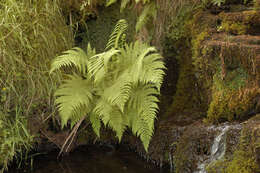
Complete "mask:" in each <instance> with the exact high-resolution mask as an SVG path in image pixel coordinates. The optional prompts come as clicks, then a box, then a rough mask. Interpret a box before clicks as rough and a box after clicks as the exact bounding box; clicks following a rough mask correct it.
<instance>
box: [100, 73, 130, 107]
mask: <svg viewBox="0 0 260 173" xmlns="http://www.w3.org/2000/svg"><path fill="white" fill-rule="evenodd" d="M130 79H131V78H130V74H129V73H127V72H125V73H123V74H121V75H120V76H119V77H118V78H117V80H116V82H115V83H114V84H113V85H111V86H110V87H107V88H106V89H105V90H104V93H103V96H104V97H105V98H106V100H108V101H109V102H110V104H112V105H114V106H118V108H119V109H120V111H121V112H124V106H125V103H126V102H127V100H128V99H129V96H130V92H131V89H132V83H131V80H130Z"/></svg>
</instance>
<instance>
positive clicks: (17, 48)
mask: <svg viewBox="0 0 260 173" xmlns="http://www.w3.org/2000/svg"><path fill="white" fill-rule="evenodd" d="M73 42H74V40H73V34H72V32H71V29H70V28H69V27H68V26H67V25H66V21H65V19H64V17H63V16H62V14H61V11H60V1H58V0H40V1H33V0H4V1H0V111H1V112H2V114H1V117H2V118H3V119H4V121H3V120H2V122H4V123H8V124H9V125H7V126H6V125H5V126H4V128H0V134H3V133H9V134H12V136H16V135H18V134H16V133H18V132H19V133H25V132H26V131H27V129H26V128H27V125H26V121H27V120H28V118H32V117H33V118H35V117H37V119H39V120H40V121H41V120H43V119H46V118H47V117H49V116H51V115H52V114H53V113H54V111H55V109H54V107H53V105H54V104H53V97H52V93H53V91H54V90H55V89H56V83H57V81H58V80H59V78H60V74H59V73H56V74H55V75H56V76H52V77H50V76H49V74H48V69H49V64H50V61H51V59H52V58H53V57H55V56H57V55H58V54H60V53H61V52H62V51H64V50H67V49H70V48H71V47H72V46H73ZM17 110H19V114H18V113H17ZM7 115H8V116H7ZM11 120H12V121H11ZM17 120H18V121H19V122H21V123H22V125H21V127H22V128H20V127H19V128H17V129H20V130H21V131H20V130H17V131H13V126H14V125H15V124H14V123H15V122H16V121H17ZM20 120H22V121H20ZM3 129H4V132H3V131H2V130H3ZM25 129H26V130H25ZM24 135H25V134H23V135H19V136H20V137H21V139H22V138H23V137H25V136H24ZM0 138H1V137H0ZM24 140H26V139H25V138H24ZM5 142H6V141H5V138H4V139H3V140H2V139H1V140H0V148H3V147H4V148H5V145H4V143H5ZM13 142H14V145H12V149H14V150H13V152H14V153H16V149H18V148H16V146H17V145H16V144H15V143H16V142H17V143H19V141H16V140H14V141H13ZM18 146H24V145H20V144H18ZM25 148H26V147H25ZM18 150H20V149H18ZM14 155H15V154H9V155H7V157H5V158H4V160H3V157H2V156H3V155H2V153H0V156H1V159H2V160H0V165H1V164H3V163H5V164H6V163H7V161H10V160H12V158H13V156H14Z"/></svg>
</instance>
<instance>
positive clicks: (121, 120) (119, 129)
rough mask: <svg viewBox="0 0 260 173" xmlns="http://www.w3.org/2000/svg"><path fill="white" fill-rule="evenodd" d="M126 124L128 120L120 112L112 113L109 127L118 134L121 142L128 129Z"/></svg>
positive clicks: (115, 110)
mask: <svg viewBox="0 0 260 173" xmlns="http://www.w3.org/2000/svg"><path fill="white" fill-rule="evenodd" d="M126 124H127V118H126V117H125V116H124V115H123V114H122V112H121V111H120V110H118V109H114V111H113V112H112V113H111V116H110V120H109V122H108V125H109V127H111V128H112V129H113V130H114V131H115V132H116V136H117V138H118V139H119V142H120V141H121V139H122V136H123V133H124V131H125V129H126Z"/></svg>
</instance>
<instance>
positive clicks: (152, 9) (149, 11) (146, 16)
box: [135, 2, 157, 32]
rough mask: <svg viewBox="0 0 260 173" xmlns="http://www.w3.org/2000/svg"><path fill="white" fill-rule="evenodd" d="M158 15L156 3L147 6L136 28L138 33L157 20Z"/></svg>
mask: <svg viewBox="0 0 260 173" xmlns="http://www.w3.org/2000/svg"><path fill="white" fill-rule="evenodd" d="M156 15H157V10H156V4H155V2H151V3H149V4H147V5H145V7H144V9H143V11H142V13H141V15H140V16H139V17H138V19H137V23H136V26H135V30H136V32H138V31H140V29H141V28H142V27H143V26H144V25H145V24H146V23H147V22H148V21H149V20H150V19H151V18H155V17H156Z"/></svg>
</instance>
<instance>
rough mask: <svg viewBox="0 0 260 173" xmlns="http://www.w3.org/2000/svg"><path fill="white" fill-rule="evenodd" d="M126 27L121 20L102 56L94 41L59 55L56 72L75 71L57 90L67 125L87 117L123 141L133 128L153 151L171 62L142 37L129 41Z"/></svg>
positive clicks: (95, 126) (56, 61) (64, 122)
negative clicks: (158, 114) (155, 126)
mask: <svg viewBox="0 0 260 173" xmlns="http://www.w3.org/2000/svg"><path fill="white" fill-rule="evenodd" d="M126 29H127V22H126V21H125V20H120V21H118V23H117V24H116V26H115V29H114V31H113V32H112V34H111V36H110V39H109V41H108V43H107V45H106V49H105V51H104V52H102V53H99V54H96V52H95V49H93V48H91V46H90V45H88V48H87V51H86V52H85V51H83V50H82V49H80V48H73V49H71V50H68V51H65V52H64V53H63V55H60V56H58V57H56V58H55V59H54V61H53V62H52V65H51V70H50V72H53V71H55V70H60V69H61V67H65V68H66V67H74V69H75V70H74V73H72V74H70V75H67V77H66V79H65V80H64V81H63V83H62V84H61V86H60V88H59V89H58V90H57V91H56V92H55V96H56V104H57V106H58V110H59V115H60V117H61V123H62V127H63V126H65V125H66V124H68V121H69V120H70V122H71V123H70V124H71V126H74V125H75V124H76V123H77V122H79V120H80V119H82V118H83V117H86V118H85V119H86V120H87V121H90V122H91V124H92V127H93V130H94V132H95V133H96V134H97V136H100V132H99V131H100V128H101V125H102V123H103V124H104V125H105V126H108V127H110V128H112V129H113V130H114V131H115V132H116V136H117V137H118V139H119V141H120V140H121V138H122V136H123V133H124V131H125V130H126V128H130V129H131V130H132V132H133V133H134V134H135V135H137V136H138V137H140V139H141V141H142V142H143V145H144V147H145V149H146V150H147V149H148V146H149V142H150V140H151V137H152V135H153V130H154V120H155V118H156V113H157V112H158V104H157V103H158V102H159V100H158V98H157V96H158V95H159V94H160V87H161V84H162V82H163V76H164V69H165V66H164V63H163V61H162V57H161V56H160V54H158V53H157V51H156V49H155V48H154V47H150V46H148V45H147V44H145V43H141V42H139V41H136V42H134V43H130V44H127V43H126V42H125V39H124V38H125V36H124V32H125V31H126ZM69 69H71V68H69Z"/></svg>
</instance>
